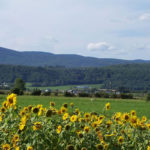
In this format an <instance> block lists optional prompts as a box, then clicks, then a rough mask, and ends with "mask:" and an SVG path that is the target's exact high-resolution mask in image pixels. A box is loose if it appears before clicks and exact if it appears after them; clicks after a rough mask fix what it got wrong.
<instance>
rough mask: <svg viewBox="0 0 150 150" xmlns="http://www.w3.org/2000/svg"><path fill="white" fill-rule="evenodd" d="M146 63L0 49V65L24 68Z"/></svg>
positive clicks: (142, 61)
mask: <svg viewBox="0 0 150 150" xmlns="http://www.w3.org/2000/svg"><path fill="white" fill-rule="evenodd" d="M147 62H150V61H145V60H122V59H109V58H95V57H84V56H80V55H73V54H52V53H47V52H38V51H28V52H18V51H15V50H11V49H7V48H3V47H0V64H11V65H26V66H65V67H103V66H110V65H116V64H133V63H147Z"/></svg>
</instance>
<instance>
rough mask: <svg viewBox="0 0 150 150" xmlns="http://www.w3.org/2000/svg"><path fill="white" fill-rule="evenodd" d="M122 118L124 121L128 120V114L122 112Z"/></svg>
mask: <svg viewBox="0 0 150 150" xmlns="http://www.w3.org/2000/svg"><path fill="white" fill-rule="evenodd" d="M122 120H125V121H126V122H127V121H129V120H130V116H129V114H128V113H124V114H123V115H122Z"/></svg>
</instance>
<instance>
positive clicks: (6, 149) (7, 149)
mask: <svg viewBox="0 0 150 150" xmlns="http://www.w3.org/2000/svg"><path fill="white" fill-rule="evenodd" d="M2 149H3V150H10V145H9V144H3V145H2Z"/></svg>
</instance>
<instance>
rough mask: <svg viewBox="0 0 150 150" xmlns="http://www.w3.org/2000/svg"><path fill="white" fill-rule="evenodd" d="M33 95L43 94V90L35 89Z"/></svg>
mask: <svg viewBox="0 0 150 150" xmlns="http://www.w3.org/2000/svg"><path fill="white" fill-rule="evenodd" d="M31 95H41V90H40V89H34V90H33V91H32V93H31Z"/></svg>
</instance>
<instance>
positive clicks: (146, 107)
mask: <svg viewBox="0 0 150 150" xmlns="http://www.w3.org/2000/svg"><path fill="white" fill-rule="evenodd" d="M6 97H7V96H6V95H1V96H0V103H2V102H3V101H4V99H5V98H6ZM50 101H54V102H55V103H56V108H60V107H61V105H62V104H64V103H68V104H70V103H74V105H75V107H77V108H79V109H80V110H81V111H83V112H97V113H101V112H102V111H103V107H104V105H105V104H106V103H107V102H110V103H111V110H110V111H109V113H110V114H113V113H114V112H129V111H131V110H136V112H137V115H138V116H139V117H142V116H143V115H146V116H147V117H148V118H150V102H146V101H145V100H133V99H131V100H130V99H127V100H125V99H107V98H93V101H91V98H88V97H86V98H80V97H57V96H55V97H54V96H52V97H51V96H27V95H23V96H17V103H18V104H19V105H20V106H22V107H24V106H28V105H37V104H42V105H43V106H44V107H47V108H48V107H49V103H50Z"/></svg>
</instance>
